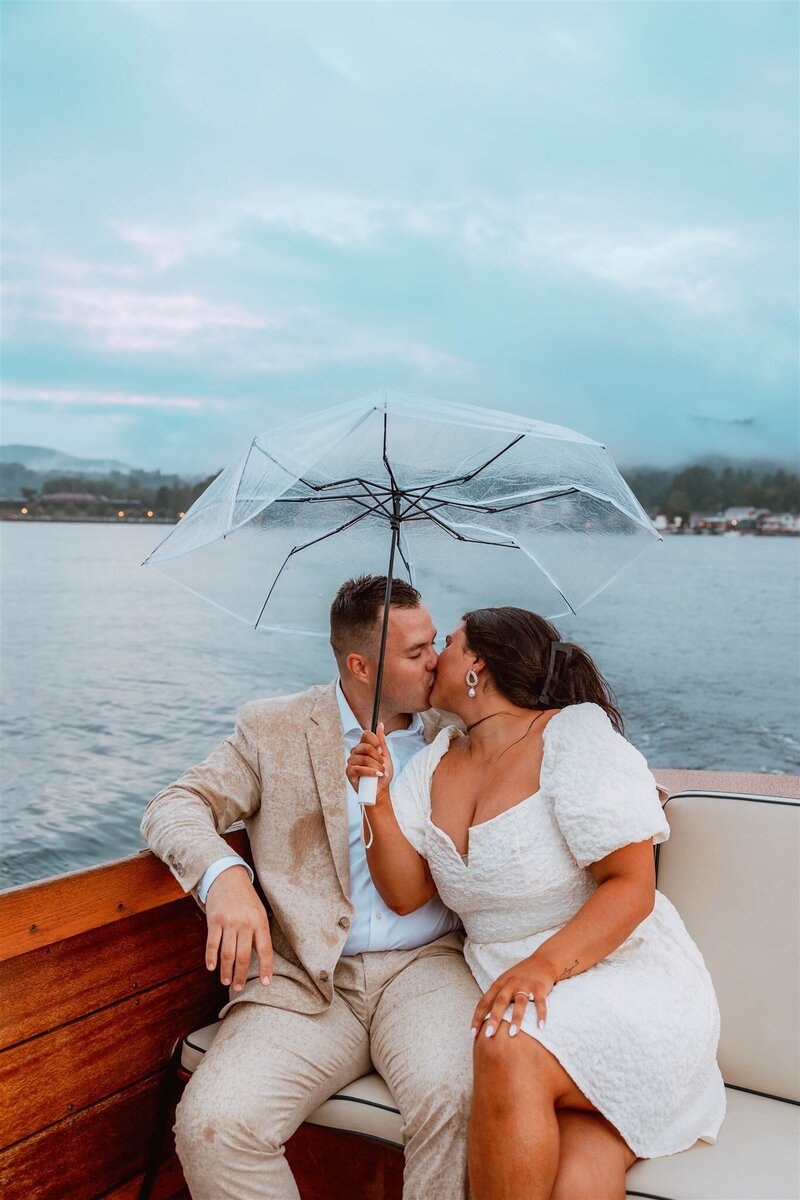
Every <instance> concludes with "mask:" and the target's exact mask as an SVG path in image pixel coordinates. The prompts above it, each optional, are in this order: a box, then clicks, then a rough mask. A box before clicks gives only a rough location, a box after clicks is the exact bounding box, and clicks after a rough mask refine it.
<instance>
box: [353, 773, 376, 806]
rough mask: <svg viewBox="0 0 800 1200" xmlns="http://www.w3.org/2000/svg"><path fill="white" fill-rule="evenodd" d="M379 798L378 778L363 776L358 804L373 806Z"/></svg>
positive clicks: (359, 782)
mask: <svg viewBox="0 0 800 1200" xmlns="http://www.w3.org/2000/svg"><path fill="white" fill-rule="evenodd" d="M377 797H378V776H377V775H362V776H361V778H360V779H359V781H358V803H359V804H367V805H373V804H374V803H375V801H376V799H377Z"/></svg>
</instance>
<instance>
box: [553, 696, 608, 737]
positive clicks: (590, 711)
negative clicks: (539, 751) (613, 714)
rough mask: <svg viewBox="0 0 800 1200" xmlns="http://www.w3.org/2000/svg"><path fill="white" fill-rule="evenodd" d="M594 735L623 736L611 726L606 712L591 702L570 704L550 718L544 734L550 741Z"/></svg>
mask: <svg viewBox="0 0 800 1200" xmlns="http://www.w3.org/2000/svg"><path fill="white" fill-rule="evenodd" d="M593 734H594V735H596V736H598V737H601V738H608V735H609V734H614V735H615V736H616V737H620V736H621V735H620V734H618V733H617V730H616V729H615V728H614V726H613V725H612V724H611V719H610V718H609V715H608V713H607V712H606V710H605V709H604V708H601V707H600V705H599V704H593V703H592V702H590V701H586V702H585V703H583V704H568V705H567V707H566V708H562V709H561V710H560V711H559V712H557V713H556V714H555V716H553V717H551V718H550V720H549V721H548V722H547V724H546V725H545V727H544V732H543V736H545V737H546V738H547V739H548V741H553V740H556V741H557V740H559V739H563V738H571V737H576V736H580V737H581V738H583V737H585V736H591V735H593ZM623 740H624V739H623Z"/></svg>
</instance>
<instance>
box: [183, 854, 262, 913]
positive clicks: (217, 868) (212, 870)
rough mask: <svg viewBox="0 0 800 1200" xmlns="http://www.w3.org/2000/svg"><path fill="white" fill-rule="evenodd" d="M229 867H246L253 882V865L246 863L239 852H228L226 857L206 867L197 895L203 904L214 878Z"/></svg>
mask: <svg viewBox="0 0 800 1200" xmlns="http://www.w3.org/2000/svg"><path fill="white" fill-rule="evenodd" d="M228 867H244V868H245V870H246V871H247V874H248V875H249V876H250V882H251V883H252V882H253V869H252V867H251V866H250V865H249V864H248V863H246V862H245V861H244V859H243V858H240V857H239V855H238V854H228V855H226V856H225V858H218V859H217V861H216V862H213V863H212V864H211V866H210V867H208V868H207V869H206V871H205V874H204V875H203V878H202V879H201V880H200V883H199V884H198V886H197V896H198V899H199V900H200V903H201V904H205V902H206V896H207V895H208V889H209V888H210V887H211V885H212V883H213V882H214V880H215V879H216V878H217V876H218V875H221V874H222V872H223V871H225V870H227V868H228Z"/></svg>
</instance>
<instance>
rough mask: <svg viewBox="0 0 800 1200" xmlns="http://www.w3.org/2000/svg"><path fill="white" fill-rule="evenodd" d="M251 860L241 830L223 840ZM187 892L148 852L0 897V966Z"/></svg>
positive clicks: (179, 896)
mask: <svg viewBox="0 0 800 1200" xmlns="http://www.w3.org/2000/svg"><path fill="white" fill-rule="evenodd" d="M225 836H226V840H227V842H228V844H229V845H230V846H231V848H232V849H233V850H234V851H235V852H236V853H237V854H241V855H242V856H243V857H244V858H247V859H249V858H250V849H249V844H248V841H247V835H246V833H245V832H244V830H243V829H240V830H233V831H232V832H230V833H228V834H226V835H225ZM185 894H186V893H185V892H184V891H183V889H182V888H181V886H180V884H178V882H177V881H176V880H175V879H174V878H173V876H172V875H171V874H170V873H169V872H168V871H166V870H165V869H164V864H163V863H162V862H160V861H159V860H158V859H157V858H156V857H155V855H153V854H151V852H150V851H149V850H140V851H139V853H138V854H135V855H132V856H131V857H130V858H123V859H119V860H118V861H117V862H112V863H104V864H102V865H101V866H97V867H89V868H85V867H84V868H82V869H81V870H78V871H71V872H70V873H69V874H67V875H59V876H57V877H56V878H55V879H47V880H43V881H39V882H36V883H25V884H22V885H21V886H20V887H15V888H10V889H9V890H8V891H6V892H3V893H2V894H0V962H4V961H5V960H6V959H9V958H16V957H17V955H19V954H26V953H27V952H28V951H29V950H36V949H38V948H39V947H41V946H49V945H52V944H53V943H54V942H60V941H62V940H63V939H64V938H68V937H74V936H75V935H76V934H79V933H85V932H86V931H87V930H89V929H96V928H97V927H98V926H99V925H109V924H111V923H112V922H114V921H123V920H125V919H126V918H127V917H132V916H135V915H136V914H137V913H142V912H146V911H147V910H148V909H151V908H160V907H161V905H163V904H170V903H171V902H172V901H174V900H180V899H181V898H182V897H183V896H185Z"/></svg>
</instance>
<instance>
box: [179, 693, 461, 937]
mask: <svg viewBox="0 0 800 1200" xmlns="http://www.w3.org/2000/svg"><path fill="white" fill-rule="evenodd" d="M336 702H337V704H338V705H339V716H340V717H341V721H342V734H343V736H344V755H345V757H344V763H343V764H342V770H344V765H345V763H346V762H347V759H348V758H349V757H350V751H351V750H353V749H354V748H355V746H357V745H358V743H359V742H360V741H361V726H360V724H359V722H358V721H357V719H356V717H355V716H354V714H353V710H352V709H351V708H350V705H349V704H348V703H347V700H346V698H345V694H344V692H343V691H342V684H341V681H339V682H337V684H336ZM386 741H387V743H388V746H389V751H390V753H391V755H392V762H393V763H394V772H395V775H399V774H400V772H401V771H402V769H403V767H404V766H405V765H406V763H407V762H408V760H409V758H411V756H412V754H416V752H417V751H418V750H421V749H422V747H423V746H424V745H425V736H424V733H423V725H422V718H421V717H420V715H419V713H414V715H413V716H412V719H411V724H410V725H409V727H408V729H396V730H394V731H393V732H392V733H389V734H387V735H386ZM345 786H346V788H347V826H348V843H349V857H350V902H351V903H352V905H353V917H352V921H351V924H350V934H349V936H348V938H347V941H346V942H345V944H344V948H343V950H342V954H363V953H365V952H366V951H370V950H414V949H416V947H417V946H424V945H427V943H428V942H434V941H435V940H436V939H437V938H439V937H442V936H443V935H444V934H445V933H449V932H450V930H452V929H458V927H459V925H460V922H459V919H458V917H457V916H456V915H455V913H453V912H451V911H450V909H449V908H445V906H444V904H443V903H442V901H441V900H440V899H439V897H438V896H434V897H433V898H432V899H431V900H429V901H428V903H427V904H424V905H423V906H422V908H418V909H417V911H416V912H413V913H409V915H408V916H405V917H399V916H397V914H396V913H393V912H392V911H391V909H389V908H387V907H386V905H385V904H384V903H383V900H381V898H380V896H379V895H378V892H377V891H376V889H375V885H374V884H373V882H372V877H371V876H370V873H369V866H368V865H367V856H366V853H365V851H364V843H363V841H362V838H361V805H360V804H359V803H358V796H357V795H356V793H355V792H354V791H353V789H352V788H351V786H350V784H349V782H348V783H346V785H345ZM233 866H243V867H246V868H247V870H248V872H249V874H250V878H251V879H252V878H253V872H252V870H251V869H250V867H249V866H248V865H247V863H246V862H245V861H244V859H242V858H240V857H239V856H238V854H232V855H226V856H225V857H223V858H219V859H217V860H216V862H213V863H212V864H211V866H210V867H209V868H208V869H207V871H206V872H205V874H204V875H203V878H202V879H201V880H200V886H199V889H198V895H199V897H200V899H201V900H202V902H203V903H205V899H206V896H207V895H208V889H209V888H210V887H211V884H212V883H213V882H214V880H215V879H216V878H217V876H218V875H220V874H221V873H222V872H223V871H224V870H225V869H226V868H227V867H233Z"/></svg>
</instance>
